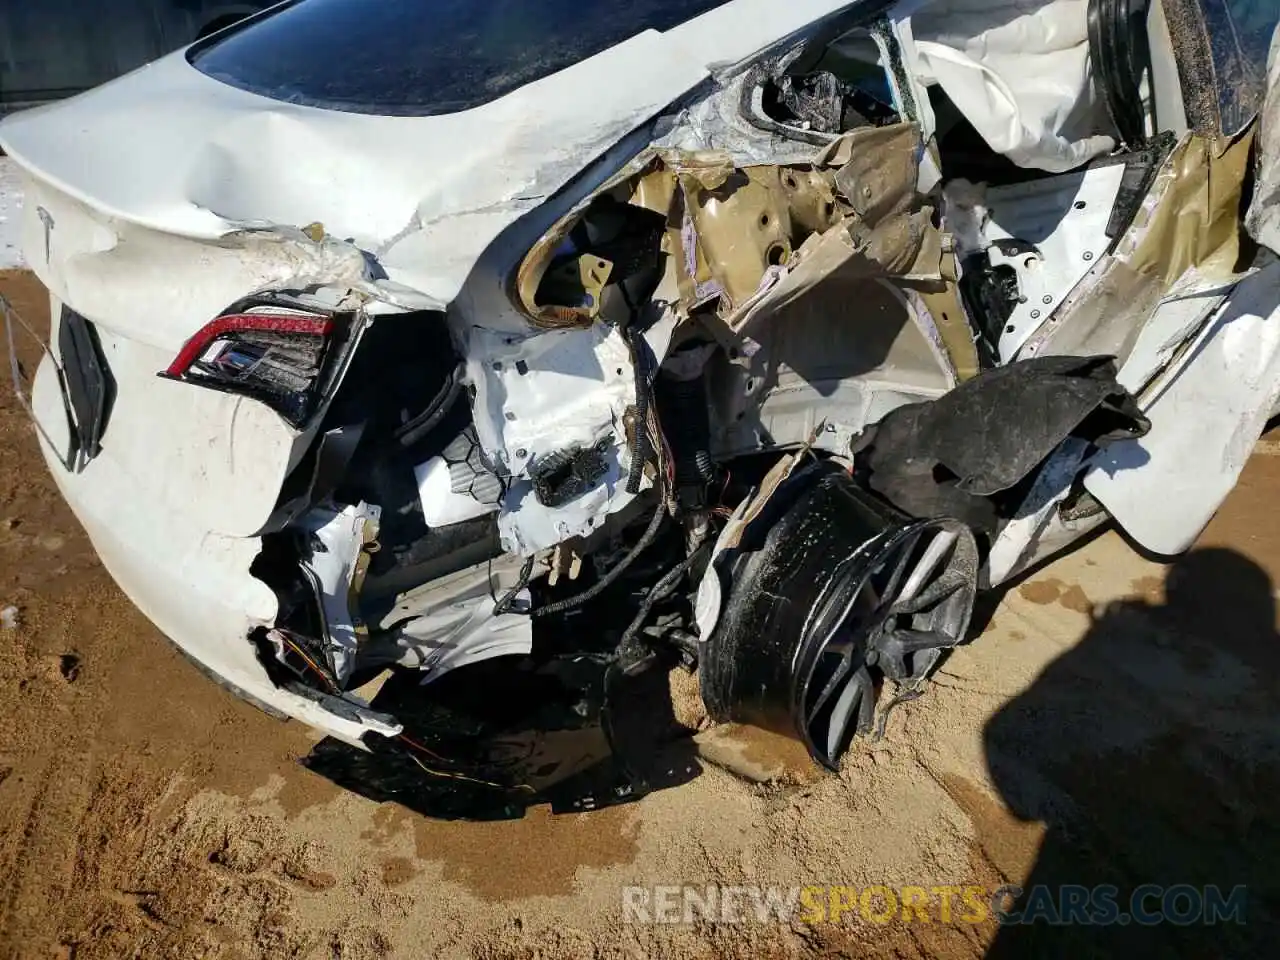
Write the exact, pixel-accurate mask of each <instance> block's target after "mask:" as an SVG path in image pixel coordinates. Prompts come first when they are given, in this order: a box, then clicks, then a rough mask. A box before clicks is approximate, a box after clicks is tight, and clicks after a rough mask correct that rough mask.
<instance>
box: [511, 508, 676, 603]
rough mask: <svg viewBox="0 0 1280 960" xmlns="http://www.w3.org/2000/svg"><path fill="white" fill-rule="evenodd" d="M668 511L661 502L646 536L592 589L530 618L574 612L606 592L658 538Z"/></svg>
mask: <svg viewBox="0 0 1280 960" xmlns="http://www.w3.org/2000/svg"><path fill="white" fill-rule="evenodd" d="M666 516H667V511H666V509H665V508H664V507H663V505H662V503H661V502H659V504H658V506H657V507H656V508H655V509H654V511H653V518H652V519H651V520H650V521H649V526H648V527H647V528H646V529H645V531H644V534H643V535H642V536H641V537H640V539H639V540H638V541H636V545H635V546H634V547H632V548H631V551H630V552H629V553H628V554H627V555H626V556H625V557H623V558H622V559H621V560H619V561H618V562H617V563H616V564H614V566H613V569H611V570H610V571H609V572H608V573H606V574H605V575H604V576H603V577H601V578H600V579H599V580H597V581H596V582H595V584H594V585H593V586H591V587H588V588H587V589H586V590H583V591H582V592H581V593H577V594H574V595H573V596H572V597H566V598H565V599H563V600H557V601H556V602H555V603H549V604H547V605H546V606H545V607H538V608H537V609H536V610H533V611H532V612H531V613H530V614H529V616H531V617H548V616H550V615H551V614H553V613H563V612H564V611H566V610H572V609H574V608H575V607H580V606H582V605H583V604H584V603H586V602H587V601H589V600H592V599H594V598H595V597H598V596H599V595H600V594H601V593H602V592H604V590H605V589H606V588H607V587H608V586H609V585H610V584H612V583H613V582H614V581H615V580H617V579H618V577H620V576H622V574H623V573H624V572H625V571H626V569H627V568H628V567H629V566H631V564H633V563H635V561H636V558H637V557H638V556H640V554H641V553H643V552H644V550H645V548H646V547H648V546H649V545H650V544H652V543H653V541H654V540H655V539H656V538H657V536H658V531H659V530H661V529H662V521H663V520H664V519H665V518H666Z"/></svg>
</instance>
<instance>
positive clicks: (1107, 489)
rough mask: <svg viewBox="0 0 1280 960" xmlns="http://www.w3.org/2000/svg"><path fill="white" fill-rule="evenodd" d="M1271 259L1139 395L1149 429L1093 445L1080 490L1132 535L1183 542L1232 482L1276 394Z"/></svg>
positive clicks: (1278, 320) (1279, 377)
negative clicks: (1180, 359)
mask: <svg viewBox="0 0 1280 960" xmlns="http://www.w3.org/2000/svg"><path fill="white" fill-rule="evenodd" d="M1277 304H1280V262H1276V261H1274V260H1273V261H1272V262H1271V263H1270V264H1268V265H1267V266H1266V267H1265V268H1263V269H1262V270H1260V271H1259V272H1257V273H1255V274H1253V275H1252V276H1249V277H1246V278H1245V279H1244V280H1242V281H1241V282H1240V284H1239V285H1238V286H1237V287H1236V289H1235V292H1234V293H1233V295H1232V296H1231V299H1230V300H1229V301H1227V303H1226V304H1225V305H1224V306H1223V307H1222V308H1221V309H1220V310H1219V311H1218V313H1217V314H1216V315H1215V316H1214V317H1213V319H1212V320H1211V321H1210V323H1209V324H1208V326H1207V327H1206V328H1205V329H1204V331H1203V332H1202V333H1201V334H1200V336H1199V337H1198V338H1197V339H1196V341H1195V342H1194V343H1193V344H1192V345H1191V346H1190V347H1189V350H1190V351H1191V353H1190V359H1189V360H1188V362H1187V363H1186V365H1185V366H1184V367H1183V368H1182V369H1181V371H1180V372H1179V373H1178V374H1177V375H1176V376H1175V377H1173V378H1172V379H1171V381H1170V382H1168V383H1166V384H1165V386H1164V387H1163V389H1162V390H1161V391H1160V392H1159V394H1158V395H1157V396H1154V397H1151V398H1146V399H1145V412H1146V414H1147V416H1148V417H1149V418H1150V420H1151V425H1152V429H1151V432H1150V434H1148V435H1147V436H1145V437H1143V438H1141V439H1139V440H1131V441H1125V442H1122V443H1117V444H1114V445H1112V446H1111V447H1109V448H1108V449H1106V450H1104V451H1102V452H1101V453H1100V454H1099V455H1098V456H1097V457H1096V458H1095V459H1094V461H1093V465H1092V467H1091V468H1090V470H1089V472H1088V473H1087V474H1086V476H1085V488H1086V489H1087V490H1088V491H1089V492H1090V493H1092V494H1093V495H1094V496H1095V497H1097V498H1098V500H1100V501H1101V502H1102V504H1103V505H1104V506H1105V507H1106V508H1107V510H1108V511H1110V513H1111V514H1112V516H1114V517H1115V518H1116V520H1117V522H1119V523H1120V525H1121V526H1123V527H1124V529H1125V530H1126V531H1127V532H1128V533H1129V534H1130V535H1131V536H1132V537H1133V538H1134V539H1135V540H1137V541H1138V542H1139V543H1141V544H1142V545H1143V546H1144V547H1146V548H1147V549H1149V550H1153V551H1155V552H1156V553H1160V554H1175V553H1181V552H1182V551H1183V550H1186V549H1187V548H1188V547H1190V546H1191V544H1192V543H1193V542H1194V541H1195V538H1196V537H1197V536H1198V535H1199V533H1200V531H1201V530H1203V529H1204V526H1205V524H1207V523H1208V522H1209V520H1210V518H1211V517H1212V516H1213V514H1214V512H1215V511H1216V510H1217V509H1218V507H1219V505H1220V504H1221V503H1222V501H1223V499H1224V498H1225V497H1226V495H1227V494H1228V493H1229V492H1230V491H1231V488H1232V487H1234V486H1235V484H1236V481H1237V479H1239V476H1240V471H1241V470H1242V469H1244V464H1245V461H1246V460H1248V458H1249V454H1250V452H1251V451H1252V450H1253V445H1254V444H1255V443H1256V442H1257V439H1258V437H1260V436H1261V435H1262V430H1263V427H1264V426H1265V425H1266V421H1267V417H1268V416H1270V414H1271V411H1272V410H1273V409H1274V408H1275V406H1276V403H1277V401H1278V400H1280V307H1278V306H1277Z"/></svg>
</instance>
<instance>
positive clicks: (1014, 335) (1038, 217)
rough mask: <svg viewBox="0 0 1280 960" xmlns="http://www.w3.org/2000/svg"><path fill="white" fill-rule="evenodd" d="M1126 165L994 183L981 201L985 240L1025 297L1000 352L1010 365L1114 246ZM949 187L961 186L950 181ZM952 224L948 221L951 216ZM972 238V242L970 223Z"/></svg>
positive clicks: (996, 265)
mask: <svg viewBox="0 0 1280 960" xmlns="http://www.w3.org/2000/svg"><path fill="white" fill-rule="evenodd" d="M1124 172H1125V166H1124V164H1122V163H1113V164H1104V165H1102V166H1096V167H1093V168H1091V169H1089V170H1083V171H1080V172H1077V173H1066V174H1061V175H1059V176H1057V177H1048V178H1045V179H1043V180H1031V181H1028V182H1026V183H1018V184H1011V185H1009V186H1003V187H995V188H991V189H988V190H986V191H985V196H984V197H983V198H982V204H983V205H984V206H985V208H986V210H987V212H988V218H987V220H986V222H985V224H984V225H983V228H982V230H981V234H980V238H981V241H985V243H986V244H987V247H986V254H987V256H988V257H989V258H990V261H991V266H992V268H993V269H996V270H999V269H1000V268H1002V267H1007V268H1008V269H1010V270H1012V271H1013V272H1014V274H1015V276H1016V277H1017V282H1018V292H1019V299H1018V302H1016V303H1014V304H1012V307H1011V311H1010V313H1009V316H1008V317H1007V318H1005V321H1004V325H1003V326H1002V327H1001V329H1000V331H999V338H998V341H997V345H996V355H997V357H998V358H999V360H1000V362H1002V363H1008V362H1009V361H1011V360H1012V359H1013V358H1014V357H1015V356H1017V353H1018V350H1019V349H1021V347H1022V345H1023V344H1024V343H1026V341H1027V339H1028V338H1029V337H1030V336H1031V335H1032V334H1033V333H1034V332H1035V331H1036V330H1037V329H1038V328H1039V327H1040V325H1041V323H1042V322H1043V320H1044V319H1045V318H1046V317H1048V316H1049V314H1050V313H1052V312H1053V310H1055V309H1056V308H1057V307H1058V305H1059V304H1061V303H1062V302H1063V300H1064V299H1065V298H1066V296H1067V294H1069V293H1070V292H1071V290H1072V289H1073V288H1074V287H1075V286H1076V284H1078V283H1079V282H1080V280H1081V279H1083V277H1084V276H1085V274H1087V273H1088V272H1089V270H1090V269H1091V268H1092V266H1093V265H1094V263H1096V262H1098V261H1099V260H1101V258H1102V257H1103V256H1104V255H1105V254H1106V252H1107V248H1108V247H1109V246H1110V245H1111V240H1110V238H1108V237H1107V224H1108V222H1109V221H1110V219H1111V212H1112V208H1113V207H1114V205H1115V202H1116V196H1117V194H1118V193H1119V192H1120V184H1121V181H1122V179H1123V177H1124ZM947 189H948V191H949V192H950V191H954V190H955V189H956V188H955V187H953V186H952V185H950V184H949V185H948V188H947ZM948 225H949V220H948ZM961 229H962V230H965V231H966V232H965V242H966V244H972V243H973V239H974V238H973V237H972V236H971V234H972V233H973V231H972V229H971V228H968V229H966V226H965V225H962V228H961Z"/></svg>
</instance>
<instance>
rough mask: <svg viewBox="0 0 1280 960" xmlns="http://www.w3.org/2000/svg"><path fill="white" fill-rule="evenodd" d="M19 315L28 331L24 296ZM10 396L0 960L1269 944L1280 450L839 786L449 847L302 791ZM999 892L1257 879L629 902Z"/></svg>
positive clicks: (910, 725)
mask: <svg viewBox="0 0 1280 960" xmlns="http://www.w3.org/2000/svg"><path fill="white" fill-rule="evenodd" d="M0 292H3V293H4V294H5V295H6V296H8V297H9V298H10V299H11V300H12V301H13V302H14V303H15V304H16V305H17V306H18V307H19V309H20V310H22V311H23V312H24V314H26V315H28V316H32V317H35V316H38V315H39V314H40V312H41V309H42V308H41V293H40V290H39V288H38V286H37V285H36V284H34V283H33V282H32V281H31V280H30V278H29V277H27V276H25V275H22V274H14V273H9V274H3V273H0ZM3 376H4V381H3V382H2V383H0V608H2V607H4V606H6V605H9V604H13V605H16V607H17V608H18V623H17V626H16V627H15V628H13V629H3V628H0V957H6V958H22V960H26V958H49V957H57V958H64V960H66V958H72V957H74V958H76V960H90V958H118V957H174V958H179V957H180V958H184V960H185V958H201V957H211V958H212V957H218V958H233V957H235V958H267V957H306V958H323V957H334V958H339V957H340V958H378V957H391V956H396V957H433V956H445V957H452V956H460V957H476V958H505V957H512V958H515V957H525V958H532V957H547V958H552V957H556V958H559V957H596V958H605V957H615V956H617V957H623V956H626V957H643V956H653V957H674V958H683V957H738V956H741V957H762V958H768V957H800V956H848V957H854V956H857V957H861V956H872V957H920V956H940V957H970V956H978V955H982V954H987V953H990V954H991V955H996V956H1025V955H1029V954H1032V953H1034V954H1036V955H1053V954H1059V955H1072V956H1078V955H1082V954H1085V953H1093V954H1095V955H1096V954H1098V953H1104V954H1105V953H1110V952H1113V951H1115V952H1127V953H1131V952H1133V951H1134V950H1149V949H1152V948H1155V949H1160V950H1161V952H1162V953H1169V954H1176V953H1183V954H1186V955H1194V956H1241V955H1246V954H1248V953H1252V952H1254V951H1255V949H1260V946H1261V945H1262V944H1264V943H1266V942H1268V938H1269V937H1270V935H1271V934H1272V933H1274V930H1273V929H1272V928H1271V926H1270V921H1271V918H1272V917H1273V916H1274V910H1275V905H1276V897H1277V887H1278V886H1280V884H1278V883H1277V881H1276V879H1275V878H1274V874H1273V872H1272V869H1271V863H1272V862H1274V859H1275V857H1274V854H1276V853H1277V852H1280V807H1278V805H1277V804H1276V802H1275V796H1276V793H1277V790H1278V789H1280V758H1278V757H1277V751H1278V750H1280V737H1277V724H1276V721H1275V716H1276V706H1277V703H1278V702H1280V672H1278V671H1277V669H1276V668H1277V666H1278V665H1280V647H1278V646H1277V636H1276V632H1275V627H1276V618H1275V600H1276V596H1277V594H1276V589H1275V583H1276V581H1277V575H1278V574H1280V522H1277V520H1276V499H1275V493H1276V491H1277V490H1280V433H1277V432H1273V433H1272V434H1271V435H1270V436H1269V437H1268V438H1265V439H1264V441H1263V444H1262V447H1261V449H1260V452H1259V453H1258V454H1257V455H1255V457H1254V458H1253V460H1252V462H1251V463H1250V465H1249V467H1248V470H1247V471H1246V473H1245V475H1244V478H1243V480H1242V482H1241V484H1240V485H1239V487H1238V488H1237V490H1236V492H1235V493H1234V494H1233V495H1232V497H1231V499H1230V501H1229V502H1228V504H1227V506H1226V507H1225V508H1224V510H1223V511H1222V512H1221V513H1220V515H1219V516H1218V517H1217V519H1216V520H1215V521H1214V522H1213V524H1212V526H1211V527H1210V529H1209V530H1208V531H1207V532H1206V534H1205V535H1204V538H1203V540H1202V543H1201V545H1200V547H1198V548H1197V550H1196V551H1194V552H1193V553H1191V554H1189V555H1188V556H1187V557H1186V558H1184V559H1183V560H1181V561H1179V563H1178V564H1176V565H1175V566H1174V567H1172V568H1168V567H1165V566H1162V565H1160V564H1157V563H1154V562H1151V561H1148V560H1145V559H1143V558H1141V557H1140V556H1138V555H1137V554H1136V553H1135V552H1134V551H1133V550H1131V549H1130V548H1129V546H1127V545H1126V543H1125V542H1124V541H1123V540H1122V539H1121V538H1120V537H1119V536H1118V535H1116V534H1115V533H1107V534H1105V535H1103V536H1101V537H1098V538H1096V539H1094V540H1093V541H1092V542H1091V543H1089V544H1088V545H1087V546H1086V547H1084V548H1083V549H1080V550H1078V551H1076V552H1075V553H1073V554H1071V555H1070V556H1068V557H1066V558H1065V559H1062V560H1060V561H1058V562H1056V563H1054V564H1053V565H1052V566H1049V567H1047V568H1045V569H1043V570H1041V571H1040V572H1039V573H1037V574H1036V575H1035V576H1033V577H1032V578H1030V579H1028V580H1026V581H1025V582H1023V583H1021V584H1019V585H1017V586H1015V587H1014V588H1013V589H1011V590H1009V591H1007V593H1006V594H1005V595H1004V596H1003V597H1002V598H997V599H999V601H1000V602H999V604H998V606H995V605H994V604H993V607H994V612H992V611H991V610H987V611H985V612H984V615H983V617H982V618H981V619H982V622H983V624H984V626H985V629H984V631H983V632H982V633H981V635H980V636H978V637H976V639H975V640H974V641H973V642H972V643H971V644H970V645H968V646H966V647H964V648H962V649H960V650H958V651H956V653H955V654H954V655H953V656H952V657H951V658H950V660H949V661H948V662H947V663H946V664H945V666H944V668H943V669H942V671H941V673H940V674H939V675H938V678H937V682H936V683H935V684H934V685H933V686H932V687H931V689H930V691H929V692H928V694H927V695H926V696H925V697H923V698H922V699H920V700H917V701H915V702H912V703H908V704H905V705H903V706H901V707H900V708H898V709H897V710H896V711H895V712H894V713H893V714H892V718H891V722H890V724H889V727H888V732H887V735H886V737H885V739H884V740H883V741H881V742H879V743H875V744H868V743H859V744H858V745H856V747H855V749H854V750H853V751H852V752H851V754H850V755H849V757H848V758H847V761H846V763H845V766H844V769H843V770H842V771H841V773H840V775H839V776H838V777H837V776H828V775H822V774H819V773H817V772H816V771H814V770H813V769H812V768H810V767H808V766H807V765H806V764H804V763H801V762H796V759H795V756H794V752H793V751H792V752H789V751H788V750H787V749H785V748H780V747H778V745H777V744H774V743H770V742H768V741H767V740H765V739H763V738H757V737H745V738H733V739H731V740H730V742H729V743H728V744H726V743H725V742H723V740H722V739H721V740H720V741H719V742H713V743H711V744H709V745H708V746H707V747H706V749H705V752H706V753H707V754H709V755H710V754H714V755H716V756H720V757H723V756H725V755H735V754H736V755H737V757H738V762H737V763H736V764H735V765H736V766H739V767H741V766H743V765H744V762H745V764H746V765H750V766H754V767H756V768H764V769H770V768H776V770H777V771H778V776H776V777H775V778H774V779H773V780H772V781H771V782H766V783H756V782H750V781H748V780H746V779H743V778H741V777H739V776H735V775H734V774H732V773H730V772H728V771H727V770H726V769H724V768H723V767H721V766H718V765H717V764H715V763H710V762H705V761H702V762H698V763H696V764H695V767H694V773H695V774H697V775H696V776H694V777H693V779H692V780H690V781H689V782H687V783H684V784H683V785H681V786H679V787H674V788H671V789H667V790H663V791H660V792H657V793H655V794H652V795H650V796H648V797H646V798H644V799H643V800H642V801H640V802H638V803H635V804H632V805H629V806H624V807H616V808H611V809H608V810H604V811H601V812H597V813H589V814H582V815H572V816H561V817H553V816H551V815H549V814H548V813H547V812H546V811H545V810H542V809H534V810H532V811H530V812H529V813H528V814H527V815H526V816H525V818H524V819H523V820H519V821H512V822H503V823H489V824H473V823H442V822H433V821H428V820H425V819H423V818H421V817H418V816H416V815H413V814H410V813H408V812H407V811H405V810H403V809H401V808H398V807H395V806H391V805H381V806H380V805H377V804H374V803H372V802H369V801H366V800H363V799H360V798H357V797H355V796H352V795H349V794H344V793H343V792H341V791H340V790H338V789H337V788H336V787H334V786H332V785H331V784H329V783H328V782H327V781H325V780H322V779H320V778H319V777H317V776H315V775H313V774H311V773H310V772H308V771H307V770H305V769H303V768H302V767H300V766H299V765H298V764H297V763H296V759H297V758H298V757H299V756H301V755H303V754H305V753H306V752H307V751H308V750H309V749H310V746H311V743H312V741H311V738H310V737H309V735H308V733H307V731H306V730H305V729H304V728H303V727H301V726H300V725H298V724H296V723H292V724H283V723H279V722H277V721H274V720H271V719H270V718H268V717H267V716H265V715H263V714H261V713H259V712H257V711H256V710H254V709H253V708H252V707H249V706H247V705H245V704H242V703H240V702H239V701H237V700H235V699H234V698H232V697H231V696H230V695H228V694H226V693H224V692H223V691H222V690H221V689H219V688H218V687H216V686H215V685H214V684H213V683H211V682H209V681H208V680H206V679H205V678H204V677H202V676H201V675H200V674H199V673H198V672H197V671H196V670H195V669H194V668H193V667H192V666H191V665H190V664H189V663H188V662H186V661H185V660H184V659H183V658H182V657H181V656H180V655H179V654H177V653H176V652H175V651H174V649H173V648H172V647H171V646H170V645H168V644H167V643H166V641H165V640H164V638H163V637H161V636H160V635H159V634H158V633H157V632H156V631H155V630H154V628H152V627H151V626H150V625H149V624H148V622H147V621H146V620H144V619H143V617H142V616H141V615H140V614H139V613H138V612H137V611H136V610H134V608H133V607H132V606H131V605H130V603H129V602H128V601H127V600H126V599H125V598H124V597H123V596H122V595H121V594H120V593H119V591H118V590H117V589H116V588H115V587H114V586H113V584H112V582H111V581H110V579H109V578H108V577H107V575H106V574H105V573H104V571H103V570H102V569H101V567H100V566H99V565H98V563H97V561H96V559H95V557H94V554H93V551H92V548H91V546H90V544H89V543H88V541H87V540H86V538H85V536H84V535H83V533H82V532H81V530H80V528H79V527H78V525H77V523H76V521H75V519H74V518H73V517H72V515H71V514H70V513H69V511H68V510H67V508H66V507H65V506H64V505H63V504H62V502H61V501H60V500H59V498H58V496H57V494H56V492H55V490H54V487H53V484H52V482H51V480H50V478H49V477H48V475H47V474H46V471H45V468H44V465H43V463H42V462H41V461H40V459H39V457H38V455H37V452H36V447H35V442H34V439H33V436H32V434H31V431H30V429H29V427H28V426H27V424H26V422H25V420H24V418H23V417H22V415H21V414H20V412H19V411H18V409H17V407H16V404H15V403H14V401H13V399H12V392H11V390H10V385H9V382H8V369H7V365H6V367H5V370H4V374H3ZM675 686H676V687H677V693H678V694H679V696H678V697H677V700H678V703H677V707H678V709H677V715H678V716H684V717H689V716H690V714H691V713H692V712H693V711H691V710H690V704H691V702H692V700H691V690H690V689H689V687H688V684H687V682H685V683H677V684H675ZM691 722H692V718H691ZM705 736H706V735H705V734H704V735H703V737H704V739H705ZM717 739H718V738H717V737H715V736H713V737H712V740H713V741H716V740H717ZM1005 881H1010V882H1014V883H1025V884H1030V883H1048V884H1053V885H1057V884H1062V883H1080V884H1095V883H1101V882H1114V883H1116V884H1118V885H1120V886H1121V887H1127V886H1132V885H1133V884H1136V883H1142V882H1154V883H1161V884H1172V883H1190V884H1195V885H1202V884H1208V883H1213V884H1218V885H1219V886H1222V887H1224V888H1225V887H1230V886H1233V885H1235V884H1239V883H1243V884H1248V886H1249V893H1248V896H1249V899H1248V914H1247V916H1248V924H1247V925H1246V926H1243V927H1238V926H1231V927H1214V928H1205V927H1189V928H1172V927H1167V926H1166V927H1157V928H1137V927H1113V928H1109V929H1107V930H1104V931H1097V930H1093V931H1090V930H1088V929H1082V928H1046V927H1035V928H1022V927H1020V928H1001V929H997V927H996V925H995V924H994V923H992V922H986V923H981V924H969V923H954V922H953V923H950V924H946V923H941V922H938V918H940V914H938V913H937V912H936V911H935V914H934V916H935V920H934V921H933V922H930V923H924V922H922V921H920V920H916V921H915V922H912V923H903V922H901V921H900V920H898V919H894V920H892V921H891V922H889V923H886V924H884V925H876V924H873V923H869V922H867V921H866V920H865V919H860V918H859V917H858V916H857V912H856V911H855V912H854V913H852V914H850V915H848V916H846V917H845V918H844V919H843V920H842V921H841V922H839V923H822V924H816V925H812V924H805V923H802V922H800V921H798V920H793V921H792V922H790V923H787V924H778V923H770V924H758V923H754V922H749V923H739V924H734V923H717V924H710V923H705V922H701V921H699V922H695V923H692V924H683V923H681V924H674V925H646V924H637V923H627V922H625V921H624V915H623V911H622V894H621V891H622V888H623V887H624V886H627V885H635V884H641V885H655V884H695V885H701V884H706V883H722V884H733V885H753V884H755V885H763V884H776V885H780V886H783V887H786V886H790V885H820V884H850V885H855V886H858V887H863V886H866V885H869V884H885V885H890V886H896V885H904V884H912V885H917V884H918V885H923V886H926V887H933V886H940V885H965V884H983V885H986V886H987V887H988V888H992V887H994V886H996V885H998V884H1000V883H1002V882H1005ZM1140 955H1141V954H1140Z"/></svg>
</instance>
